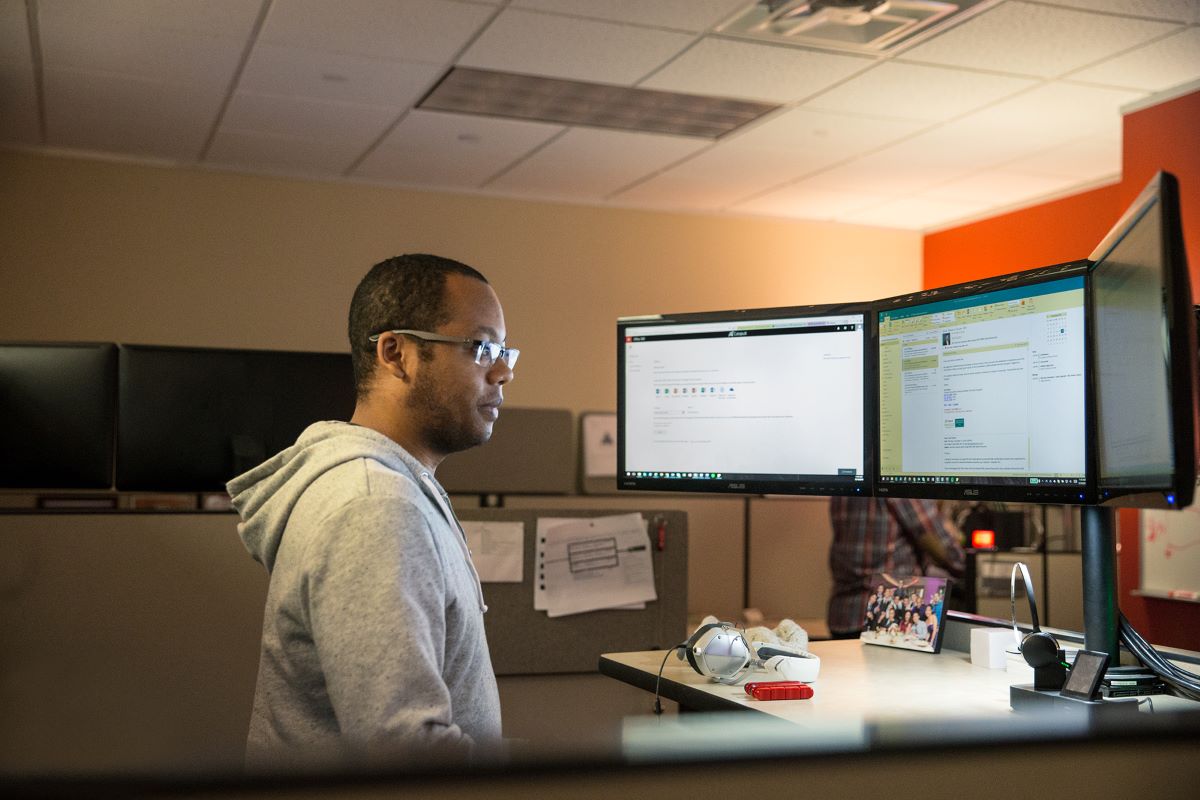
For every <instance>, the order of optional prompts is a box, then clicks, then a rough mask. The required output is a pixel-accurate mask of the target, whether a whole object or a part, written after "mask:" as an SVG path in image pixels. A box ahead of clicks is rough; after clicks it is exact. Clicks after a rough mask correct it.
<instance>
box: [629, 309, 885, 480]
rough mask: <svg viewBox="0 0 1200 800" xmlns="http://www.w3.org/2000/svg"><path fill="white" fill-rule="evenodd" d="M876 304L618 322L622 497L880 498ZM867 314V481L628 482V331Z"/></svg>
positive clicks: (708, 313)
mask: <svg viewBox="0 0 1200 800" xmlns="http://www.w3.org/2000/svg"><path fill="white" fill-rule="evenodd" d="M871 306H872V304H871V303H870V302H853V303H829V304H822V305H804V306H778V307H772V308H748V309H731V310H724V311H703V312H685V313H676V314H653V315H647V316H631V317H620V318H619V319H618V320H617V341H616V345H617V488H618V489H619V490H621V491H648V492H687V493H704V494H743V495H746V494H748V495H763V494H785V495H817V496H825V497H834V496H848V497H870V496H871V495H872V494H873V492H874V484H873V482H872V475H873V474H874V472H875V469H874V464H873V463H872V458H873V452H874V447H873V446H872V444H871V441H870V436H869V433H870V431H871V430H872V429H873V427H874V420H873V414H874V410H875V399H874V386H875V379H874V370H875V365H874V362H873V360H872V359H871V358H869V356H870V350H869V348H870V343H871V341H872V339H873V330H872V325H873V322H872V314H871ZM839 314H861V315H862V319H863V353H862V365H863V406H862V408H863V425H864V429H863V434H864V435H863V479H862V480H861V481H838V480H836V478H835V476H814V477H813V478H811V479H809V478H805V479H802V480H799V481H797V480H785V479H781V480H755V481H741V480H737V481H735V480H726V479H713V480H709V479H695V478H645V477H626V476H625V474H624V473H625V472H626V470H625V458H626V453H625V417H626V410H625V347H624V344H625V331H626V329H627V328H643V327H648V326H658V325H661V326H667V325H680V324H694V323H712V322H731V321H753V320H766V319H783V318H787V317H820V316H833V315H839Z"/></svg>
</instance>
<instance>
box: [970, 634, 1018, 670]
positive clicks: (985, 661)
mask: <svg viewBox="0 0 1200 800" xmlns="http://www.w3.org/2000/svg"><path fill="white" fill-rule="evenodd" d="M1015 646H1016V643H1015V642H1014V640H1013V632H1012V631H1011V630H1008V629H1006V628H972V629H971V663H972V664H974V665H975V666H977V667H987V668H988V669H1004V668H1005V667H1007V666H1008V655H1007V653H1006V652H1005V651H1007V650H1010V649H1015Z"/></svg>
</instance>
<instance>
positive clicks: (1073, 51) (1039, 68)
mask: <svg viewBox="0 0 1200 800" xmlns="http://www.w3.org/2000/svg"><path fill="white" fill-rule="evenodd" d="M1177 27H1178V26H1176V25H1174V24H1172V23H1167V22H1157V21H1148V20H1139V19H1128V18H1125V17H1114V16H1110V15H1108V14H1090V13H1087V12H1083V11H1074V10H1070V9H1064V8H1055V7H1053V6H1044V5H1035V4H1033V3H1021V2H1012V1H1010V2H1008V3H1005V4H1003V5H1000V6H996V7H994V8H991V9H988V10H987V11H984V12H983V13H981V14H980V15H979V16H977V17H975V18H973V19H970V20H967V21H966V22H964V23H962V24H961V25H959V26H958V27H956V28H953V29H952V30H949V31H947V32H945V33H943V34H941V35H939V36H937V37H935V38H933V39H930V40H929V41H927V42H924V43H922V44H919V45H917V46H916V47H913V48H912V49H910V50H908V51H906V52H905V53H904V54H903V55H902V56H900V58H902V59H903V60H904V61H918V62H924V63H932V64H941V65H945V66H954V67H968V68H972V69H981V70H991V71H1001V72H1011V73H1016V74H1020V75H1033V76H1037V77H1043V78H1052V77H1056V76H1059V75H1062V74H1063V73H1065V72H1069V71H1070V70H1073V69H1078V68H1079V67H1082V66H1084V65H1087V64H1091V63H1093V62H1095V61H1099V60H1100V59H1103V58H1108V57H1110V56H1113V55H1115V54H1117V53H1120V52H1122V51H1123V50H1126V49H1128V48H1130V47H1136V46H1138V45H1140V44H1144V43H1146V42H1148V41H1150V40H1152V39H1155V38H1157V37H1159V36H1162V35H1165V34H1167V33H1169V32H1170V31H1172V30H1175V29H1176V28H1177ZM1064 42H1070V45H1069V46H1064V45H1063V43H1064Z"/></svg>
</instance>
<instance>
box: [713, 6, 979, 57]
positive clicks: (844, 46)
mask: <svg viewBox="0 0 1200 800" xmlns="http://www.w3.org/2000/svg"><path fill="white" fill-rule="evenodd" d="M997 2H999V0H760V2H757V3H754V4H753V5H751V6H749V7H748V8H746V9H745V10H744V11H742V12H740V13H739V14H738V15H737V16H735V17H734V18H733V19H731V20H730V21H729V22H727V23H725V24H724V25H722V26H720V27H719V28H718V29H717V30H718V31H719V32H720V33H723V34H728V35H730V36H740V37H745V38H749V39H757V40H760V41H768V42H776V43H784V44H790V45H803V46H806V47H820V48H825V49H830V50H841V51H848V52H852V53H866V54H868V55H880V54H883V53H890V52H893V51H895V50H898V49H901V46H902V45H903V46H905V47H907V46H909V45H913V44H916V43H917V42H918V41H920V40H921V39H925V38H927V37H928V36H929V35H930V34H932V33H934V32H936V31H941V30H944V29H945V28H946V27H948V26H950V25H953V24H956V23H958V22H960V21H962V20H964V19H966V18H968V17H970V16H972V15H973V14H975V13H978V12H980V11H983V10H984V9H985V8H987V7H989V6H993V5H995V4H996V3H997Z"/></svg>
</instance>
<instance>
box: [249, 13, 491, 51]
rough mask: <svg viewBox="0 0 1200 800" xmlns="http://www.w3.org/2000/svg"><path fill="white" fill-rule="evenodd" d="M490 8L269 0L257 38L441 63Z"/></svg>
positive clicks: (461, 44) (487, 16) (476, 27)
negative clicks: (270, 0)
mask: <svg viewBox="0 0 1200 800" xmlns="http://www.w3.org/2000/svg"><path fill="white" fill-rule="evenodd" d="M494 13H495V8H492V7H489V6H485V5H477V4H473V3H450V2H445V0H405V1H404V2H403V3H398V2H396V1H395V0H340V2H336V3H331V2H328V0H274V2H272V3H271V11H270V13H269V14H267V19H266V22H265V23H264V24H263V29H262V32H261V33H260V34H259V37H258V41H259V42H265V43H267V44H282V45H290V46H292V47H299V48H304V49H311V50H326V51H329V52H333V53H344V54H347V55H357V56H366V57H369V58H388V59H397V60H405V61H424V62H428V63H434V64H446V63H448V62H449V61H450V60H451V59H452V58H454V56H455V54H457V53H458V51H459V50H461V49H462V48H463V47H464V46H465V45H466V43H467V42H469V41H470V40H471V37H472V36H474V35H475V34H476V33H478V32H479V30H480V29H481V28H482V27H483V26H484V25H485V24H486V23H487V21H488V20H489V19H490V18H491V16H492V14H494Z"/></svg>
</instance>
